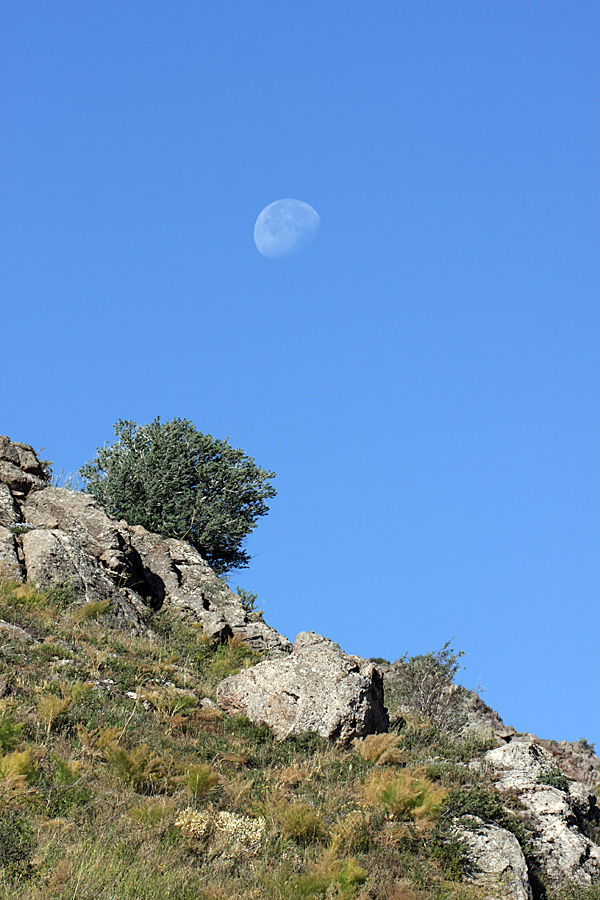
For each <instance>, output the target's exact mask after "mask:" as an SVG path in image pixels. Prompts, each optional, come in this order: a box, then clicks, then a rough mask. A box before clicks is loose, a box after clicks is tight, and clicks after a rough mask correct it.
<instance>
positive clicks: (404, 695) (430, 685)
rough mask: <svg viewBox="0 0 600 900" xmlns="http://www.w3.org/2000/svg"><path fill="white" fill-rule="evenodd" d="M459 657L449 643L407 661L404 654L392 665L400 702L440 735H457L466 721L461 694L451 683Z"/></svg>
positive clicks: (452, 682) (457, 687) (459, 654)
mask: <svg viewBox="0 0 600 900" xmlns="http://www.w3.org/2000/svg"><path fill="white" fill-rule="evenodd" d="M462 656H464V653H463V651H462V650H458V651H455V650H453V649H452V640H450V641H446V643H445V644H444V646H443V647H442V649H441V650H437V651H436V652H435V653H425V654H423V655H422V656H412V657H411V658H410V659H407V656H406V654H405V655H404V656H403V657H402V658H401V659H398V660H396V662H395V663H394V668H395V670H396V672H397V673H398V675H399V676H400V684H399V686H398V689H397V690H398V695H399V699H400V702H401V703H402V704H403V705H404V706H405V707H406V708H407V709H410V710H414V711H415V712H416V713H418V715H419V716H421V717H422V718H423V719H425V720H426V721H428V722H429V723H430V724H431V725H433V727H435V728H438V729H439V730H440V731H442V732H460V730H461V729H462V728H463V727H464V725H465V722H466V715H465V711H464V697H463V691H462V689H461V688H460V687H459V686H457V685H456V684H455V683H454V679H455V677H456V675H457V673H458V672H459V671H460V669H461V668H462V666H461V664H460V662H459V660H460V658H461V657H462Z"/></svg>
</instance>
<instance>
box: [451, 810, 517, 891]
mask: <svg viewBox="0 0 600 900" xmlns="http://www.w3.org/2000/svg"><path fill="white" fill-rule="evenodd" d="M454 835H455V836H456V837H457V838H459V840H461V841H463V843H464V844H465V845H466V846H467V848H468V855H469V861H470V864H471V866H470V868H471V871H470V874H469V875H468V876H467V877H466V879H465V880H466V881H469V882H471V884H475V885H477V887H480V888H484V889H485V898H486V900H531V897H532V893H531V886H530V884H529V875H528V872H527V863H526V862H525V857H524V856H523V851H522V850H521V847H520V846H519V842H518V841H517V839H516V837H515V836H514V834H511V833H510V831H506V830H505V829H504V828H499V827H498V826H497V825H491V824H487V823H484V822H483V821H482V820H481V819H480V818H478V817H477V816H469V817H468V819H467V820H466V822H465V824H462V823H461V824H457V825H456V826H455V828H454Z"/></svg>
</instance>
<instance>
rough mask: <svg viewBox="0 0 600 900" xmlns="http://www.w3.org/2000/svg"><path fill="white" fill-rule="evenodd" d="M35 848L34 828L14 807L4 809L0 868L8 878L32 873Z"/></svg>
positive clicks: (1, 826)
mask: <svg viewBox="0 0 600 900" xmlns="http://www.w3.org/2000/svg"><path fill="white" fill-rule="evenodd" d="M34 850H35V838H34V833H33V828H32V827H31V825H30V824H29V822H28V821H27V820H26V819H25V818H23V816H21V815H19V813H17V812H16V811H14V810H12V809H4V810H3V811H2V816H1V817H0V869H2V870H3V872H4V875H5V876H6V877H8V878H23V877H26V876H28V875H30V874H31V871H32V867H31V863H30V860H31V857H32V856H33V853H34Z"/></svg>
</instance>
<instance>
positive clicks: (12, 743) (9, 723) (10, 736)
mask: <svg viewBox="0 0 600 900" xmlns="http://www.w3.org/2000/svg"><path fill="white" fill-rule="evenodd" d="M24 727H25V726H24V724H23V723H22V722H14V721H13V719H12V718H11V716H10V715H9V714H6V713H3V715H2V718H1V719H0V750H1V751H2V753H10V751H11V750H14V749H15V747H16V746H17V744H18V743H19V741H20V740H21V734H22V732H23V728H24Z"/></svg>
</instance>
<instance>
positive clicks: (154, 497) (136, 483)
mask: <svg viewBox="0 0 600 900" xmlns="http://www.w3.org/2000/svg"><path fill="white" fill-rule="evenodd" d="M114 429H115V434H116V437H117V440H116V441H115V443H113V444H112V445H108V444H106V445H105V446H103V447H99V448H98V451H97V453H96V456H95V458H94V459H93V460H91V462H87V463H85V465H83V466H82V467H81V468H80V470H79V473H80V475H81V476H82V477H83V478H84V479H85V487H84V490H85V491H87V492H88V493H90V494H92V495H93V496H94V497H95V498H96V499H97V500H99V501H100V503H101V504H102V505H103V506H104V508H105V509H106V510H107V512H109V513H110V514H111V515H113V516H115V517H116V518H122V519H125V520H126V521H127V522H128V523H129V524H130V525H143V526H144V527H145V528H147V529H148V530H149V531H154V532H157V533H158V534H161V535H163V536H165V537H176V538H183V539H185V540H186V541H189V542H190V544H192V545H193V546H194V547H196V549H197V550H199V552H200V553H201V554H202V556H203V557H204V559H206V561H207V562H208V563H209V565H210V566H212V568H213V569H214V570H215V572H217V573H218V574H222V573H223V572H227V571H229V570H230V569H238V568H243V567H245V566H247V565H248V563H249V561H250V556H249V554H248V553H247V552H246V551H245V550H243V549H242V543H243V541H244V539H245V538H246V537H247V535H248V534H249V533H250V532H251V531H252V530H253V529H254V528H255V527H256V520H257V519H258V518H259V517H260V516H264V515H265V514H266V513H267V512H268V510H269V507H268V506H267V505H266V502H265V501H266V500H268V499H269V498H271V497H274V496H275V494H276V491H275V488H274V487H273V486H272V485H271V484H270V482H269V479H270V478H274V477H275V473H274V472H267V471H266V470H265V469H261V468H259V467H258V466H257V465H256V463H255V461H254V460H253V459H252V458H250V457H249V456H247V455H246V454H245V453H244V451H243V450H238V449H235V448H234V447H231V446H230V444H229V442H228V441H227V440H224V441H223V440H219V439H217V438H213V437H212V436H211V435H210V434H202V433H201V432H200V431H197V430H196V428H195V427H194V425H193V423H192V422H190V421H188V420H187V419H179V418H175V419H172V420H171V421H170V422H161V421H160V417H158V418H156V419H154V421H153V422H150V424H149V425H136V423H135V422H128V421H123V420H120V421H119V422H117V424H116V425H115V426H114Z"/></svg>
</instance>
